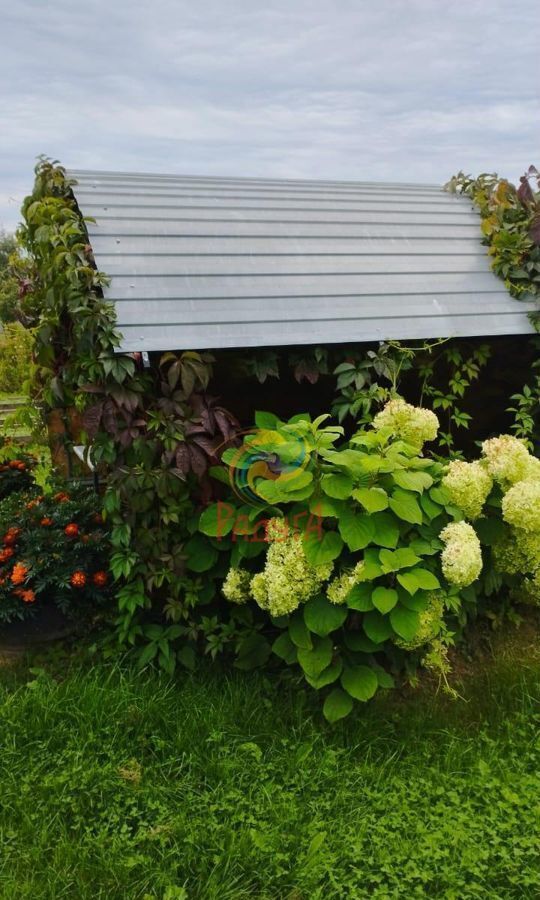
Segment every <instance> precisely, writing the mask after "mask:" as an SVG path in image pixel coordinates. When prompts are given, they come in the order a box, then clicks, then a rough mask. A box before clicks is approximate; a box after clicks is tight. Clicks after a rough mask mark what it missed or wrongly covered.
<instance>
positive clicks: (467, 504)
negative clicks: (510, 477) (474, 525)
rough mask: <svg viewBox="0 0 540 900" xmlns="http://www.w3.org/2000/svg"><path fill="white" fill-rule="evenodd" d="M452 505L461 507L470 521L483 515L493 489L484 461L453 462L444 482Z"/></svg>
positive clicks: (457, 460)
mask: <svg viewBox="0 0 540 900" xmlns="http://www.w3.org/2000/svg"><path fill="white" fill-rule="evenodd" d="M442 484H443V486H444V487H445V488H446V490H447V491H448V493H449V494H450V499H451V501H452V503H453V504H454V505H455V506H457V507H459V509H461V510H462V512H463V513H464V514H465V516H466V517H467V518H468V519H473V520H474V519H477V518H478V516H479V515H481V513H482V509H483V507H484V503H485V502H486V500H487V498H488V497H489V494H490V493H491V489H492V488H493V478H492V477H491V475H490V474H489V472H488V469H487V466H486V464H485V462H484V461H483V460H476V461H475V462H472V463H468V462H462V460H459V459H455V460H452V462H451V463H450V465H449V466H448V470H447V472H446V474H445V476H444V478H443V480H442Z"/></svg>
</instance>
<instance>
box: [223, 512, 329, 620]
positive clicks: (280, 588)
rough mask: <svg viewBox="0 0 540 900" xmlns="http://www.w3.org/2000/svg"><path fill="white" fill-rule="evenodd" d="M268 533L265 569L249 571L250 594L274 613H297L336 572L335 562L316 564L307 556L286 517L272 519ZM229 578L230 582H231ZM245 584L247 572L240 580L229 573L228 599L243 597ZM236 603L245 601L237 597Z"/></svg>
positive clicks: (268, 526)
mask: <svg viewBox="0 0 540 900" xmlns="http://www.w3.org/2000/svg"><path fill="white" fill-rule="evenodd" d="M266 533H267V538H268V540H269V542H270V546H269V547H268V550H267V552H266V562H265V565H264V569H263V571H262V572H258V573H257V574H256V575H254V576H253V577H251V576H250V575H249V573H247V574H248V578H249V579H250V580H249V582H248V593H249V594H250V595H251V597H252V598H253V599H254V600H255V602H256V603H257V604H258V605H259V606H260V607H261V609H265V610H268V612H269V613H270V615H271V616H276V617H277V616H284V615H288V614H289V613H292V612H294V610H295V609H297V608H298V606H300V604H301V603H305V602H306V601H307V600H309V599H310V598H311V597H314V596H315V594H317V593H318V592H319V591H320V589H321V587H322V585H323V584H324V582H325V581H327V580H328V578H330V575H331V574H332V569H333V563H327V564H326V565H322V566H312V565H311V564H310V563H309V562H308V560H307V559H306V555H305V553H304V548H303V546H302V541H301V539H300V536H299V535H298V534H294V533H287V530H286V528H285V527H284V523H283V520H282V519H271V520H270V521H269V522H268V524H267V531H266ZM231 571H232V570H231ZM237 572H238V570H236V573H237ZM229 579H230V585H227V582H228V580H229ZM245 585H246V582H245V578H244V573H242V575H241V578H240V579H239V577H238V574H234V575H231V572H229V574H228V575H227V578H226V579H225V583H224V585H223V593H224V594H225V596H226V597H227V598H228V599H232V598H231V597H230V596H229V594H230V593H233V594H234V596H235V597H237V596H239V595H240V594H241V593H242V592H243V590H244V588H245ZM226 590H227V591H228V593H226ZM233 602H236V603H238V602H241V601H238V600H237V599H234V600H233Z"/></svg>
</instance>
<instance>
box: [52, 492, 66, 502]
mask: <svg viewBox="0 0 540 900" xmlns="http://www.w3.org/2000/svg"><path fill="white" fill-rule="evenodd" d="M53 500H56V501H57V502H58V503H65V502H66V501H67V500H69V494H66V493H65V491H60V493H58V494H55V495H54V497H53Z"/></svg>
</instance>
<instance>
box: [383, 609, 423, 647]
mask: <svg viewBox="0 0 540 900" xmlns="http://www.w3.org/2000/svg"><path fill="white" fill-rule="evenodd" d="M390 622H391V623H392V628H393V629H394V631H395V632H396V634H398V635H399V636H400V637H401V638H403V640H405V641H412V639H413V638H414V636H415V635H416V632H417V631H418V628H419V625H420V616H419V614H418V613H417V612H415V611H414V610H413V609H407V608H406V607H405V606H402V605H401V604H399V606H396V607H395V608H394V609H393V610H392V612H391V613H390Z"/></svg>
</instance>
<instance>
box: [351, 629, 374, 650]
mask: <svg viewBox="0 0 540 900" xmlns="http://www.w3.org/2000/svg"><path fill="white" fill-rule="evenodd" d="M345 646H346V647H348V648H349V650H353V651H354V653H377V651H378V650H380V649H381V646H382V645H381V644H376V643H375V642H374V641H372V640H371V639H370V638H368V637H367V635H365V634H364V633H363V632H362V631H346V632H345Z"/></svg>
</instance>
